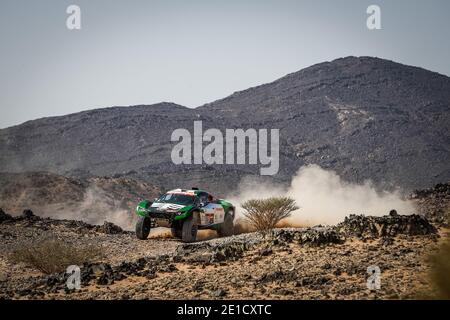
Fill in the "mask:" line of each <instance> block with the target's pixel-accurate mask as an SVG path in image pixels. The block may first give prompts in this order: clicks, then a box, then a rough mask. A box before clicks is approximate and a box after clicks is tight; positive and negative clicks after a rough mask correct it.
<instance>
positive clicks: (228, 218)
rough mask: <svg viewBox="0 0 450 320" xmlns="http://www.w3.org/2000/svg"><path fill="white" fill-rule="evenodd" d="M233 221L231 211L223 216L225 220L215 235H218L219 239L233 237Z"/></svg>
mask: <svg viewBox="0 0 450 320" xmlns="http://www.w3.org/2000/svg"><path fill="white" fill-rule="evenodd" d="M233 220H234V212H233V211H232V210H229V211H228V212H227V213H226V214H225V220H224V221H223V223H222V224H220V225H219V227H218V228H217V234H218V235H219V237H229V236H232V235H233V233H234V223H233Z"/></svg>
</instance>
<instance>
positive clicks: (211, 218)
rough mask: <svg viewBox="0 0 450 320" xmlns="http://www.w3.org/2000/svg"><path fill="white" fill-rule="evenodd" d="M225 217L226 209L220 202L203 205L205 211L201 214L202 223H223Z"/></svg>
mask: <svg viewBox="0 0 450 320" xmlns="http://www.w3.org/2000/svg"><path fill="white" fill-rule="evenodd" d="M224 218H225V211H224V210H223V207H222V206H221V205H220V204H217V203H208V204H207V205H206V206H204V207H203V213H202V214H201V223H202V225H211V224H217V223H222V222H223V221H224Z"/></svg>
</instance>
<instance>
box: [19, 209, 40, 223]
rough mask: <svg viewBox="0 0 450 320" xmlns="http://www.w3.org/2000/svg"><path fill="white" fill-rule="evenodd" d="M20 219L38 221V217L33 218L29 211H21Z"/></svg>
mask: <svg viewBox="0 0 450 320" xmlns="http://www.w3.org/2000/svg"><path fill="white" fill-rule="evenodd" d="M22 218H24V219H27V220H37V219H39V217H37V216H35V215H34V213H33V211H31V210H30V209H25V210H23V212H22Z"/></svg>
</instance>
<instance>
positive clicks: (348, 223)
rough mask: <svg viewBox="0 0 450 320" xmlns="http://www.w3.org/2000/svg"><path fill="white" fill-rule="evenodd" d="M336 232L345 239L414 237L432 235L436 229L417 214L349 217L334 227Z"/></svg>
mask: <svg viewBox="0 0 450 320" xmlns="http://www.w3.org/2000/svg"><path fill="white" fill-rule="evenodd" d="M336 230H337V231H338V232H340V233H341V234H343V235H345V236H346V237H352V236H354V237H358V238H381V237H395V236H396V235H398V234H403V235H408V236H416V235H432V234H436V233H437V229H436V228H435V227H434V226H433V225H432V224H431V223H430V222H429V221H428V220H427V219H426V218H425V217H422V216H419V215H417V214H412V215H396V214H394V215H389V216H383V217H374V216H364V215H350V216H349V217H346V218H345V220H344V221H343V222H341V223H339V224H338V225H337V226H336Z"/></svg>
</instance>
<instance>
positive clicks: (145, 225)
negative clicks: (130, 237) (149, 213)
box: [136, 217, 152, 240]
mask: <svg viewBox="0 0 450 320" xmlns="http://www.w3.org/2000/svg"><path fill="white" fill-rule="evenodd" d="M151 223H152V222H151V220H150V218H147V217H139V219H138V221H137V223H136V236H137V238H138V239H139V240H146V239H147V238H148V235H149V233H150V229H151V227H152V224H151Z"/></svg>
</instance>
